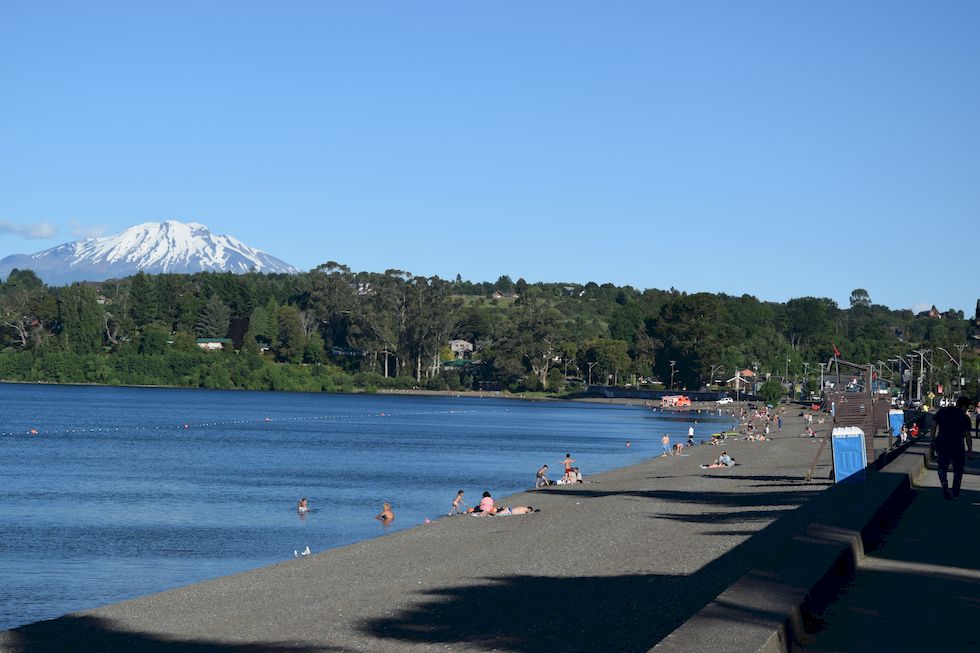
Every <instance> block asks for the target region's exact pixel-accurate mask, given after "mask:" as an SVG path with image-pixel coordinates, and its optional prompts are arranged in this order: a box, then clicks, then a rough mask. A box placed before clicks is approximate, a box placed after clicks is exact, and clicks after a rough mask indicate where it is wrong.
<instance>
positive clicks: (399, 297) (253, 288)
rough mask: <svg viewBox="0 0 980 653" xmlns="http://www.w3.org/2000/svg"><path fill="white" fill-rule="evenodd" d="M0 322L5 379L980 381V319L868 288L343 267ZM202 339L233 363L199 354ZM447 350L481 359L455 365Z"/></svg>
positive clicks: (533, 384)
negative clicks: (745, 286)
mask: <svg viewBox="0 0 980 653" xmlns="http://www.w3.org/2000/svg"><path fill="white" fill-rule="evenodd" d="M0 318H2V332H0V336H2V342H3V351H2V354H0V378H2V379H5V380H23V381H51V382H91V383H106V384H163V385H178V386H192V387H198V386H199V387H217V388H257V389H295V390H333V389H345V390H351V389H354V388H367V389H372V388H377V387H418V386H420V387H427V388H439V389H442V388H452V389H470V388H479V387H481V384H482V387H500V388H503V389H510V390H514V391H534V390H547V391H550V392H559V391H562V390H566V389H569V388H571V387H573V386H576V385H579V384H581V383H582V382H589V381H590V380H591V381H592V382H594V383H606V384H617V385H626V384H641V383H649V382H650V381H651V380H659V381H662V382H663V383H665V384H670V380H671V377H672V375H673V384H674V387H678V388H680V387H686V388H697V387H702V386H705V385H710V384H711V383H712V382H714V381H717V380H724V379H727V378H730V377H731V376H733V375H734V373H735V372H736V371H737V370H740V369H745V368H750V369H752V368H757V369H758V371H759V373H760V374H771V375H773V376H775V377H777V378H783V377H786V378H788V379H793V378H795V379H798V380H801V379H803V377H804V373H805V372H806V374H807V377H808V378H810V379H813V378H815V377H816V375H817V373H818V372H817V371H818V369H819V368H818V363H819V362H822V361H826V360H828V359H829V358H830V357H831V356H832V354H833V348H834V346H835V345H836V347H837V348H838V350H839V351H840V352H841V356H842V358H844V359H847V360H851V361H854V362H859V363H879V362H880V365H879V367H880V369H881V370H882V372H881V373H882V376H885V377H888V376H889V375H892V376H895V375H897V374H898V373H899V371H900V369H901V368H902V367H905V366H907V365H908V363H909V356H908V354H909V353H910V352H911V351H912V350H915V349H920V350H921V349H929V350H930V351H929V352H926V353H925V356H924V357H925V362H926V365H927V367H926V368H925V370H926V375H927V377H928V380H929V382H930V383H932V384H936V383H944V384H946V387H950V386H949V384H950V383H951V382H953V383H954V385H956V380H957V378H958V376H959V373H961V374H962V376H964V377H966V378H967V381H968V385H967V390H968V391H969V392H971V393H973V394H977V383H978V377H980V359H978V356H977V353H976V347H975V345H977V344H980V342H978V340H977V339H976V338H974V337H973V336H974V335H976V334H977V332H978V328H977V323H976V319H975V317H974V316H969V317H968V318H967V317H966V316H964V315H963V314H962V312H959V311H946V312H942V313H938V312H937V313H931V312H928V311H927V312H925V313H921V314H919V315H914V314H913V313H912V312H911V311H908V310H899V311H894V310H890V309H889V308H887V307H885V306H880V305H876V304H873V303H872V302H871V298H870V297H869V296H868V294H867V292H865V291H863V290H861V289H858V290H855V291H854V293H853V294H852V296H851V301H850V306H848V307H839V306H837V304H836V303H835V302H834V301H832V300H829V299H826V298H816V297H801V298H796V299H791V300H790V301H788V302H786V303H774V302H764V301H760V300H759V299H756V298H755V297H752V296H748V295H743V296H741V297H730V296H726V295H719V294H709V293H697V294H686V293H684V292H680V291H676V290H673V289H671V290H643V291H640V290H636V289H634V288H631V287H628V286H627V287H617V286H614V285H612V284H602V285H598V284H596V283H593V282H590V283H587V284H584V285H579V284H571V283H570V284H554V283H540V284H528V283H526V282H524V280H522V279H519V280H517V281H516V282H514V281H512V280H511V279H510V278H509V277H506V276H502V277H500V278H499V279H498V280H497V281H496V282H492V283H490V282H487V283H472V282H469V281H464V280H462V279H460V278H459V277H458V276H457V278H456V280H455V281H446V280H443V279H440V278H438V277H428V278H427V277H420V276H413V275H411V274H409V273H407V272H402V271H399V270H388V271H386V272H384V273H373V272H354V271H352V270H350V269H348V268H347V267H345V266H343V265H340V264H337V263H333V262H331V263H327V264H325V265H322V266H320V267H319V268H317V269H315V270H313V271H311V272H308V273H304V274H296V275H288V274H271V275H267V274H245V275H233V274H214V273H201V274H195V275H177V274H168V275H146V274H143V273H140V274H137V275H135V276H133V277H129V278H126V279H121V280H117V281H107V282H101V283H97V284H96V283H91V284H74V285H71V286H65V287H46V286H45V285H44V284H43V283H42V282H41V281H40V280H39V279H38V278H37V277H36V276H35V275H34V274H33V273H32V272H30V271H23V270H20V271H18V270H15V271H13V272H12V273H11V274H10V276H9V278H8V279H7V280H6V281H5V282H3V283H2V285H0ZM197 338H228V339H230V340H231V341H232V343H233V345H234V346H233V347H230V346H229V347H228V348H227V349H225V350H223V351H202V350H201V349H199V348H198V346H197V345H196V343H195V340H196V339H197ZM450 340H465V341H467V342H469V343H471V344H472V345H473V349H474V351H473V352H472V353H467V357H466V358H464V359H459V360H457V361H456V362H455V363H452V364H450V365H446V364H445V362H446V361H450V360H453V359H454V354H453V352H452V351H451V350H450V348H449V342H450ZM971 345H974V346H971ZM944 350H945V351H944ZM671 362H673V365H671ZM920 365H922V363H920ZM896 378H897V377H896Z"/></svg>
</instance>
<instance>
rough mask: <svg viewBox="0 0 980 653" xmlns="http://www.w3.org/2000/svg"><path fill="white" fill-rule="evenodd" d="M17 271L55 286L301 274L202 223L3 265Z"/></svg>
mask: <svg viewBox="0 0 980 653" xmlns="http://www.w3.org/2000/svg"><path fill="white" fill-rule="evenodd" d="M14 268H18V269H21V270H25V269H26V270H33V271H34V272H35V273H36V274H37V275H38V276H39V277H41V278H42V279H44V281H45V282H46V283H48V284H50V285H60V284H67V283H72V282H74V281H103V280H105V279H112V278H119V277H126V276H129V275H132V274H136V273H137V272H138V271H140V270H143V271H144V272H147V273H150V274H155V273H164V272H170V273H182V274H192V273H194V272H235V273H238V274H243V273H245V272H249V271H250V270H254V271H256V272H280V273H290V274H292V273H296V272H299V270H298V269H296V268H294V267H293V266H291V265H289V264H288V263H285V262H283V261H281V260H279V259H277V258H275V257H274V256H269V255H268V254H266V253H265V252H263V251H261V250H258V249H255V248H254V247H250V246H248V245H246V244H245V243H243V242H242V241H240V240H238V239H237V238H234V237H232V236H219V235H217V234H213V233H211V231H210V230H208V228H207V227H205V226H204V225H202V224H198V223H196V222H188V223H185V222H177V221H176V220H167V221H166V222H144V223H143V224H138V225H136V226H134V227H130V228H129V229H126V230H125V231H122V232H120V233H118V234H114V235H112V236H105V237H103V238H87V239H85V240H76V241H73V242H70V243H65V244H64V245H58V246H57V247H52V248H51V249H46V250H44V251H41V252H37V253H35V254H14V255H12V256H8V257H6V258H4V259H2V260H0V278H3V279H6V278H7V275H8V274H10V271H11V270H13V269H14Z"/></svg>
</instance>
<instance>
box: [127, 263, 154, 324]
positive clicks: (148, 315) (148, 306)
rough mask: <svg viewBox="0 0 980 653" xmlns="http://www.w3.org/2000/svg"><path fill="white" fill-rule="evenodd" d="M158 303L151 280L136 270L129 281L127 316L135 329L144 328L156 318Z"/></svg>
mask: <svg viewBox="0 0 980 653" xmlns="http://www.w3.org/2000/svg"><path fill="white" fill-rule="evenodd" d="M159 308H160V307H159V303H158V298H157V293H156V288H155V287H154V284H153V280H152V279H151V278H150V277H149V275H147V274H146V273H145V272H142V271H140V272H137V273H136V274H135V275H133V277H131V278H130V281H129V316H130V318H132V320H133V323H134V324H136V328H137V329H140V330H142V329H145V328H146V327H147V326H148V325H150V324H152V323H153V322H154V321H156V319H157V315H158V314H159Z"/></svg>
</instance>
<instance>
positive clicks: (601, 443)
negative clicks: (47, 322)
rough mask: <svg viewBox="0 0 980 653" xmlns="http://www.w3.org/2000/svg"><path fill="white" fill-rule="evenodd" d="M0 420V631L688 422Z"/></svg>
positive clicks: (435, 413)
mask: <svg viewBox="0 0 980 653" xmlns="http://www.w3.org/2000/svg"><path fill="white" fill-rule="evenodd" d="M0 417H2V419H0V630H3V629H7V628H11V627H14V626H17V625H21V624H24V623H29V622H33V621H37V620H40V619H47V618H51V617H55V616H58V615H61V614H64V613H66V612H71V611H74V610H80V609H84V608H91V607H95V606H99V605H104V604H107V603H113V602H116V601H120V600H123V599H128V598H133V597H136V596H140V595H143V594H148V593H152V592H158V591H161V590H165V589H169V588H173V587H177V586H180V585H186V584H188V583H193V582H198V581H201V580H205V579H208V578H214V577H216V576H221V575H225V574H230V573H235V572H240V571H244V570H246V569H251V568H255V567H259V566H262V565H266V564H269V563H273V562H277V561H281V560H284V559H287V558H291V557H292V555H293V551H294V550H295V549H299V550H302V549H303V548H304V547H306V546H309V547H310V548H311V549H312V550H313V551H314V552H319V551H322V550H324V549H327V548H330V547H335V546H340V545H343V544H348V543H351V542H355V541H358V540H363V539H366V538H370V537H375V536H379V535H382V534H383V533H385V532H389V533H390V532H392V531H393V530H398V529H401V528H408V527H411V526H415V525H417V524H419V523H421V522H422V521H423V520H424V519H425V518H433V519H434V518H436V517H438V516H440V515H443V514H445V511H446V510H447V509H448V507H449V503H450V501H451V500H452V498H453V497H454V496H455V494H456V490H458V489H460V488H463V489H465V490H466V499H467V503H468V504H469V505H473V504H474V503H476V502H477V501H478V499H479V496H480V494H481V493H482V492H483V491H484V490H490V491H491V492H492V493H493V495H494V496H497V497H502V496H505V495H507V494H511V493H514V492H517V491H520V490H523V489H526V488H528V487H530V486H531V485H533V477H534V472H535V470H536V469H537V468H538V467H539V466H540V465H541V464H542V463H545V462H547V463H548V464H549V466H550V467H551V468H552V469H553V470H554V469H560V467H561V465H560V460H561V458H562V457H564V453H565V452H566V451H569V452H571V453H572V457H573V458H575V459H576V460H577V461H578V465H579V466H580V467H581V468H582V471H583V473H584V474H585V475H588V474H590V473H596V472H599V471H603V470H608V469H611V468H614V467H622V466H625V465H629V464H633V463H636V462H639V461H641V460H644V459H647V458H650V457H653V456H656V455H658V454H659V453H660V436H662V435H663V433H664V432H668V433H670V434H671V435H672V436H673V437H674V439H675V440H678V441H679V440H682V439H685V438H686V434H687V427H688V425H689V422H688V416H686V415H682V414H675V415H671V414H663V413H658V412H653V411H650V410H647V409H644V408H642V407H638V406H637V407H626V406H612V405H599V404H584V403H571V402H523V401H512V400H501V399H477V398H452V397H403V396H387V395H365V396H362V395H329V394H292V393H267V392H226V391H212V390H173V389H155V388H152V389H151V388H99V387H71V386H36V385H2V384H0ZM691 417H698V418H701V419H702V420H705V419H707V418H705V417H704V416H700V415H693V416H691ZM185 425H186V426H185ZM723 425H724V426H727V425H728V422H725V423H724V424H723ZM718 428H719V426H718V424H712V425H711V426H710V427H709V425H707V424H705V425H703V426H701V427H698V433H697V435H698V436H699V437H702V436H708V435H709V434H710V432H711V431H716V430H718ZM32 429H36V430H37V433H36V434H33V433H31V430H32ZM627 439H629V440H632V443H633V446H632V447H630V448H626V447H625V446H624V443H625V441H626V440H627ZM552 477H555V474H552ZM302 496H305V497H307V498H308V499H309V503H310V506H311V508H312V509H313V510H314V512H311V514H309V515H306V516H305V517H301V516H299V515H298V514H297V512H296V510H295V505H296V501H297V500H298V499H299V498H300V497H302ZM382 501H390V502H391V503H392V504H393V506H394V510H395V514H396V519H395V522H394V523H393V524H392V525H391V526H389V527H388V528H387V529H383V528H382V526H381V525H380V522H377V521H375V520H373V519H372V517H373V516H374V515H375V514H377V513H378V512H379V511H380V506H381V502H382Z"/></svg>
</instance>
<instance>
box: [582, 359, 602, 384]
mask: <svg viewBox="0 0 980 653" xmlns="http://www.w3.org/2000/svg"><path fill="white" fill-rule="evenodd" d="M585 364H586V365H588V366H589V385H592V367H593V366H594V365H598V364H599V361H591V362H590V361H585Z"/></svg>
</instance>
